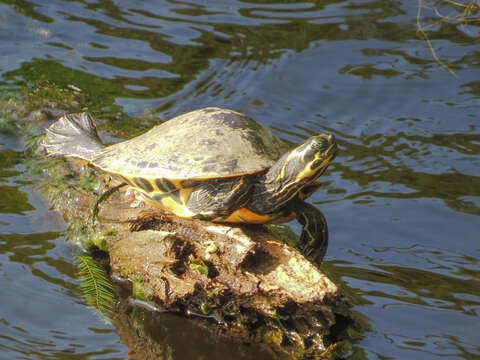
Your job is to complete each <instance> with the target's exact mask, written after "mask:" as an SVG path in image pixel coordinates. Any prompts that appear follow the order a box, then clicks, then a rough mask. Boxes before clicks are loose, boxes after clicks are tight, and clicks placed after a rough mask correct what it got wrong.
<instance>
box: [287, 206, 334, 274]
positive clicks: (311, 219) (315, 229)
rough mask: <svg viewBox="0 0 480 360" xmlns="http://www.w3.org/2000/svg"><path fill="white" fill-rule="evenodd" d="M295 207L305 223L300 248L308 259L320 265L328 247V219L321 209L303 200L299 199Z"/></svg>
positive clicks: (298, 218)
mask: <svg viewBox="0 0 480 360" xmlns="http://www.w3.org/2000/svg"><path fill="white" fill-rule="evenodd" d="M294 209H295V213H296V215H297V220H298V222H299V223H300V224H302V225H303V230H302V235H301V236H300V244H299V249H300V250H301V251H302V253H303V254H304V255H305V257H306V258H307V259H309V260H311V261H313V262H314V263H316V264H318V265H320V263H321V262H322V260H323V257H324V256H325V253H326V252H327V247H328V226H327V220H326V219H325V216H323V213H322V212H321V211H320V210H318V209H317V208H316V207H315V206H313V205H311V204H309V203H307V202H305V201H303V200H300V199H297V200H296V201H295V205H294Z"/></svg>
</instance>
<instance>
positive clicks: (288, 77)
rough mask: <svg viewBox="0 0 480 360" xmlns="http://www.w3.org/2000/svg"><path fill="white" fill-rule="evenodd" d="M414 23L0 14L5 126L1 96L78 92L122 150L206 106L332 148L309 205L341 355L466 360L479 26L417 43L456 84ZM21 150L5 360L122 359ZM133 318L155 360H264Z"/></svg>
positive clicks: (14, 175) (5, 204)
mask: <svg viewBox="0 0 480 360" xmlns="http://www.w3.org/2000/svg"><path fill="white" fill-rule="evenodd" d="M426 4H427V5H428V3H426ZM439 10H440V12H441V13H444V14H449V15H452V16H453V15H456V14H458V12H456V10H455V9H454V7H453V6H450V7H440V9H439ZM416 17H417V2H416V1H393V0H390V1H386V0H385V1H362V0H352V1H338V0H337V1H322V2H320V1H311V2H297V1H276V2H275V1H267V0H265V1H263V2H261V1H253V0H252V1H233V0H227V1H190V2H189V1H174V0H170V1H156V2H147V1H133V0H129V1H121V0H114V1H106V0H98V1H91V0H78V1H74V0H69V1H67V0H64V1H60V0H59V1H51V0H43V1H42V0H36V1H26V0H18V1H15V0H0V81H1V83H0V99H1V100H0V105H1V106H0V118H2V117H3V118H8V117H12V116H14V113H15V111H14V110H9V107H8V106H7V105H5V104H7V103H8V99H9V97H10V96H11V95H10V94H11V91H12V89H15V88H17V87H18V86H25V85H28V86H37V85H38V84H42V83H43V82H45V83H49V84H55V85H56V86H60V87H65V88H67V86H68V85H73V86H75V87H77V88H79V89H81V90H82V92H83V93H84V94H86V96H87V97H88V99H90V100H89V101H90V104H91V107H89V110H91V111H93V112H94V113H95V114H97V115H99V117H100V119H101V120H102V119H103V120H104V121H103V126H104V129H107V128H112V127H115V128H119V129H121V130H122V132H121V135H122V136H131V135H132V131H133V130H131V129H135V131H139V130H140V128H141V124H140V123H139V122H137V123H135V124H133V123H132V121H133V120H131V118H129V116H132V117H137V118H143V119H147V120H148V119H152V118H153V119H161V120H165V119H168V118H169V117H171V116H174V115H176V114H179V113H181V112H185V111H187V110H191V109H195V108H200V107H206V106H221V107H227V108H233V109H237V110H240V111H243V112H245V113H247V114H249V115H250V116H252V117H253V118H254V119H256V120H257V121H259V122H260V123H262V124H264V125H266V126H269V127H271V128H272V129H273V130H274V131H275V132H276V134H277V135H279V136H281V137H283V138H285V139H288V140H290V141H294V142H301V141H302V140H303V139H305V138H306V137H308V136H310V135H311V134H314V133H318V132H325V131H328V132H332V133H334V134H335V135H336V137H337V139H338V141H339V143H340V149H341V152H340V153H339V156H338V157H337V159H336V160H335V164H334V165H333V166H332V167H331V168H330V170H329V172H328V173H327V174H326V175H325V177H324V181H326V186H325V187H324V188H323V189H322V190H321V191H319V192H318V193H317V194H316V195H315V196H314V197H313V199H312V201H313V202H314V203H315V204H317V206H319V207H320V208H321V209H322V210H323V211H324V213H325V215H326V217H327V219H328V223H329V227H330V238H331V240H330V247H329V250H328V253H327V258H326V262H327V266H326V268H327V269H328V271H329V273H330V274H331V275H332V276H335V277H336V278H338V279H341V281H342V283H343V286H344V287H345V289H346V290H347V292H348V293H349V294H351V296H352V298H353V301H354V303H355V309H356V310H357V311H359V312H360V313H362V314H363V315H365V316H366V318H368V320H369V323H370V326H371V330H370V331H368V332H366V333H365V334H364V337H363V339H361V340H360V341H359V342H358V343H357V344H355V347H354V349H353V351H352V353H351V357H353V358H368V359H440V358H443V359H445V358H446V359H475V358H478V359H480V319H479V315H480V280H479V278H480V250H479V248H480V246H479V239H480V236H479V233H480V158H479V156H480V127H479V126H480V37H479V28H478V22H477V23H469V24H461V23H458V22H450V23H444V24H442V25H437V26H434V27H432V28H430V29H428V34H429V37H430V39H431V40H432V44H433V47H434V49H435V50H436V54H437V55H438V56H439V57H440V59H442V60H443V61H444V63H445V64H447V65H448V66H449V67H450V68H451V69H453V70H454V71H455V73H456V77H454V76H452V75H451V74H450V73H449V72H447V71H446V70H444V69H443V68H442V67H441V66H440V65H439V63H437V62H436V61H435V60H434V59H433V55H432V52H431V50H430V49H429V47H428V45H427V43H426V41H424V40H421V39H419V38H418V37H417V35H416ZM435 20H436V15H435V13H434V12H433V11H432V10H431V9H427V8H426V9H423V11H422V14H421V21H422V24H423V25H428V24H430V23H432V22H434V21H435ZM150 121H152V120H150ZM146 122H148V121H146ZM108 134H110V135H114V134H113V133H110V132H109V133H108ZM23 149H24V146H23V145H22V143H21V142H19V141H18V139H17V138H16V137H14V136H11V135H0V288H1V290H0V294H1V295H0V304H1V305H0V358H1V359H14V358H16V359H122V358H127V357H128V355H127V353H128V351H129V347H130V346H131V344H129V342H128V341H127V340H126V339H125V337H124V334H123V333H122V330H121V329H120V327H119V326H118V325H117V326H115V325H114V324H115V322H114V324H113V325H112V324H108V323H105V322H104V321H102V320H101V318H100V317H99V316H98V314H96V313H95V311H92V310H91V309H89V308H87V307H86V306H85V305H84V304H83V300H82V297H81V291H80V288H79V283H78V281H77V280H76V276H75V272H76V267H75V263H74V249H73V247H72V246H70V245H68V244H66V243H65V241H64V238H63V236H62V233H63V231H64V230H65V229H66V227H67V225H66V224H65V223H64V222H63V220H62V219H61V217H60V216H58V215H57V214H55V213H54V212H52V211H51V210H49V206H48V204H46V203H45V201H44V200H43V199H42V197H41V195H39V193H38V191H37V190H36V189H35V184H34V183H32V181H31V179H29V177H28V176H27V175H26V172H25V167H24V165H22V163H23V155H22V154H23ZM291 225H292V227H293V229H294V230H295V231H296V232H299V230H300V227H299V225H298V224H296V223H292V224H291ZM142 316H143V319H144V320H145V321H150V322H152V323H153V324H154V326H153V328H155V327H156V328H157V329H158V331H156V332H155V334H156V336H155V337H154V338H156V339H157V340H158V341H159V342H160V343H161V348H162V351H163V352H164V353H163V355H162V357H159V358H163V357H164V358H174V359H184V358H185V359H187V358H207V357H208V358H217V357H220V356H223V355H221V354H223V353H225V351H227V352H228V353H229V356H230V357H231V358H253V357H255V356H257V357H259V356H261V354H260V353H259V351H257V350H256V349H255V348H254V347H251V346H250V347H248V346H242V345H234V344H228V343H224V342H218V341H215V339H208V338H205V337H204V336H201V330H199V329H198V328H196V327H194V326H192V325H191V324H190V323H189V322H188V321H185V320H182V319H180V318H177V317H175V316H173V317H172V316H170V315H167V316H166V317H163V318H160V319H158V318H155V319H153V318H152V316H149V313H145V314H143V315H142ZM142 316H140V318H142ZM126 344H127V345H126ZM157 345H158V344H157ZM148 346H151V347H152V348H154V347H155V344H152V343H149V344H146V345H145V346H144V347H148ZM266 357H268V356H266Z"/></svg>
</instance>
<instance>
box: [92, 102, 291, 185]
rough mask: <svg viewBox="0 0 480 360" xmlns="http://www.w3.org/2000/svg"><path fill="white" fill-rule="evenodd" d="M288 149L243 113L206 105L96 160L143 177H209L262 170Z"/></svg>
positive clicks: (111, 168)
mask: <svg viewBox="0 0 480 360" xmlns="http://www.w3.org/2000/svg"><path fill="white" fill-rule="evenodd" d="M289 148H290V146H289V145H288V144H287V143H286V142H284V141H282V140H280V139H278V138H277V137H276V136H275V135H274V134H273V133H272V132H271V131H270V130H268V129H266V128H264V127H263V126H261V125H259V124H258V123H256V122H255V121H253V120H252V119H250V118H249V117H247V116H245V115H243V114H241V113H238V112H236V111H232V110H227V109H219V108H206V109H201V110H196V111H192V112H190V113H187V114H184V115H181V116H177V117H176V118H173V119H171V120H169V121H166V122H164V123H163V124H161V125H158V126H156V127H154V128H152V129H151V130H150V131H148V132H146V133H145V134H143V135H140V136H138V137H136V138H133V139H131V140H129V141H125V142H121V143H118V144H115V145H111V146H108V147H106V148H105V149H103V150H102V151H101V152H99V153H98V154H97V156H96V157H95V158H94V159H93V160H92V163H93V164H94V165H96V166H98V167H99V168H101V169H103V170H105V171H108V172H111V173H117V174H120V175H126V176H133V177H139V178H140V177H141V178H147V179H148V178H150V179H156V178H162V179H177V180H181V179H209V178H220V177H230V176H237V175H241V174H253V173H257V172H260V171H262V170H264V169H266V168H269V167H270V166H272V165H273V164H274V163H275V161H276V160H278V159H279V158H280V156H281V155H282V154H283V153H284V152H285V151H287V150H289Z"/></svg>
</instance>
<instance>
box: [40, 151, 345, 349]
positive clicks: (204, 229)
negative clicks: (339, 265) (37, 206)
mask: <svg viewBox="0 0 480 360" xmlns="http://www.w3.org/2000/svg"><path fill="white" fill-rule="evenodd" d="M45 173H46V175H47V179H46V182H45V184H46V185H47V186H44V189H45V191H46V194H47V196H48V197H49V199H50V200H51V202H52V204H54V206H55V207H56V209H57V210H58V211H60V212H61V213H62V214H63V215H64V217H65V219H66V221H67V222H68V223H70V224H72V226H71V229H75V231H74V230H72V236H73V237H76V238H77V240H79V242H80V243H81V245H82V246H83V247H85V248H90V247H92V246H94V247H98V248H100V249H101V250H104V251H105V252H106V253H108V255H109V264H110V271H111V274H112V275H113V276H115V277H118V278H122V279H128V280H130V281H131V283H133V284H134V286H133V289H134V290H133V292H134V296H137V297H140V298H142V299H143V300H146V301H149V302H152V303H154V304H155V306H159V307H161V308H163V309H169V310H177V311H181V312H184V313H190V314H192V313H193V314H199V315H201V316H202V317H210V318H213V319H215V320H216V321H217V322H218V323H219V324H221V326H223V327H224V329H228V328H230V329H233V328H235V329H236V330H235V331H236V333H239V329H243V330H244V331H242V333H243V334H245V333H249V332H250V336H247V337H248V338H249V341H252V339H254V340H253V341H257V342H265V341H269V342H270V343H274V344H275V345H276V346H278V347H282V346H284V345H285V343H287V345H288V343H289V342H290V345H293V348H295V349H297V350H298V349H299V348H300V349H302V351H306V350H309V351H319V350H321V349H325V347H326V346H328V345H329V344H332V342H333V343H334V342H335V341H336V340H335V336H333V335H335V334H333V335H332V328H333V327H335V328H336V330H335V331H336V332H337V333H338V331H339V330H344V328H345V326H346V322H345V319H348V318H349V316H350V315H349V314H350V312H349V308H348V306H347V305H346V303H345V301H344V299H343V297H342V295H341V294H340V292H339V291H338V288H337V286H336V285H335V284H334V283H333V282H332V281H331V280H330V279H329V278H328V277H327V276H326V275H325V274H323V273H322V272H321V271H320V270H319V269H318V268H317V267H316V266H315V265H313V264H312V263H311V262H309V261H308V260H307V259H306V258H305V257H303V256H302V254H301V253H300V252H298V251H297V250H296V249H294V248H292V247H291V246H289V245H287V244H286V243H285V242H283V241H281V240H279V239H277V238H276V237H275V236H274V235H273V233H272V232H271V231H269V229H268V228H267V227H264V226H256V225H251V226H235V227H233V226H228V225H223V224H214V223H211V222H206V221H201V220H188V219H182V218H178V217H176V216H174V215H172V214H170V213H167V212H164V211H162V210H159V209H157V208H153V207H151V206H150V205H148V204H146V203H143V202H141V203H140V204H138V205H137V206H132V201H131V199H129V198H128V196H127V194H126V191H125V188H119V190H118V191H115V192H112V195H111V196H109V197H108V198H106V199H104V200H103V201H101V202H100V203H99V204H98V207H97V206H96V205H95V204H96V203H97V201H98V199H99V194H101V193H103V192H105V191H106V190H107V189H109V188H112V187H114V186H115V185H117V184H116V183H115V181H114V180H112V179H110V178H106V177H104V175H103V174H100V173H97V172H96V170H95V169H93V168H91V167H90V166H88V164H86V163H85V162H82V161H78V160H69V161H58V160H57V161H56V164H55V165H54V166H49V167H48V168H47V170H46V171H45ZM59 175H60V178H61V179H63V180H64V179H69V181H57V182H56V185H55V186H52V185H51V184H52V182H50V185H48V184H49V178H50V179H51V178H52V177H57V178H58V177H59ZM79 178H81V179H90V180H92V179H95V182H96V184H97V186H96V189H95V191H91V190H86V188H90V189H92V186H91V184H90V185H89V186H85V181H83V182H82V181H78V179H79ZM80 184H83V186H81V185H80ZM92 209H94V210H93V211H92ZM79 229H81V231H79ZM339 319H342V324H341V325H339ZM347 322H348V321H347ZM264 325H265V326H264ZM262 326H263V327H262ZM273 328H275V329H276V331H272V329H273ZM252 329H255V330H252ZM260 329H261V330H260ZM250 330H252V331H250ZM287 330H288V331H287ZM287 333H288V334H290V335H287ZM259 334H260V335H259ZM294 334H295V335H294ZM286 336H287V337H288V339H287V340H286V339H285V337H286ZM243 338H245V336H244V335H243ZM327 338H328V339H329V340H326V339H327ZM290 347H291V348H292V346H290Z"/></svg>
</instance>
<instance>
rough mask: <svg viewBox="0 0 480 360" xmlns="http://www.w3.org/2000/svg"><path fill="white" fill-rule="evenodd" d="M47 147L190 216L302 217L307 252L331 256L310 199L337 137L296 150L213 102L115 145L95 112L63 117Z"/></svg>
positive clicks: (322, 137) (316, 139) (234, 219)
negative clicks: (100, 129) (102, 133)
mask: <svg viewBox="0 0 480 360" xmlns="http://www.w3.org/2000/svg"><path fill="white" fill-rule="evenodd" d="M43 145H44V148H45V150H46V153H47V155H48V156H65V157H76V158H80V159H84V160H86V161H88V162H89V163H90V164H91V165H92V166H93V167H95V168H97V169H99V170H101V171H104V172H106V173H108V174H110V175H112V176H114V177H118V178H120V179H121V180H122V181H123V182H124V183H126V184H127V185H129V186H130V187H131V188H133V189H134V190H136V191H137V192H138V193H139V194H140V196H141V199H142V200H146V201H148V202H150V203H153V204H155V205H156V206H158V207H160V208H162V209H164V210H168V211H170V212H172V213H174V214H175V215H177V216H180V217H183V218H191V219H201V220H208V221H212V222H220V223H254V224H265V223H281V222H286V221H290V220H292V219H294V218H297V220H298V221H299V222H300V224H301V225H302V226H303V229H302V233H301V236H300V242H299V245H298V247H299V248H300V250H301V251H302V252H303V253H304V254H305V255H306V256H307V257H308V258H309V259H311V260H314V261H315V262H317V263H320V262H321V261H322V259H323V257H324V255H325V252H326V248H327V243H328V229H327V223H326V220H325V217H324V216H323V214H322V212H321V211H320V210H318V209H317V208H316V207H315V206H313V205H311V204H309V203H307V202H305V199H306V198H308V197H309V196H310V195H312V194H313V192H314V191H316V190H317V189H318V188H319V187H320V184H321V183H320V182H319V181H318V180H317V178H318V177H319V176H320V175H322V174H323V173H324V172H325V170H326V169H327V167H328V166H329V164H330V163H331V161H332V160H333V159H334V158H335V155H336V152H337V143H336V141H335V137H334V135H333V134H318V135H315V136H312V137H310V138H308V139H307V140H306V141H305V142H304V143H302V144H300V145H298V146H296V147H293V149H292V146H291V145H289V144H288V143H287V142H286V141H284V140H281V139H280V138H278V137H277V136H275V135H274V134H273V133H272V132H271V131H270V130H269V129H267V128H265V127H263V126H262V125H260V124H258V123H257V122H255V121H254V120H252V119H251V118H249V117H248V116H246V115H244V114H242V113H240V112H237V111H234V110H228V109H222V108H216V107H208V108H203V109H199V110H195V111H191V112H188V113H186V114H183V115H179V116H177V117H175V118H173V119H171V120H168V121H165V122H163V123H161V124H160V125H157V126H154V127H153V128H152V129H150V130H149V131H147V132H146V133H144V134H142V135H139V136H137V137H134V138H132V139H130V140H127V141H123V142H119V143H116V144H113V145H109V146H105V145H103V143H102V141H101V140H100V138H99V136H98V133H97V129H96V124H95V120H94V119H93V117H92V116H91V115H90V114H88V113H80V114H64V115H62V116H61V117H60V118H59V119H58V120H57V121H56V122H55V123H53V124H52V125H51V126H50V127H49V128H47V129H46V136H45V139H44V141H43Z"/></svg>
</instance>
